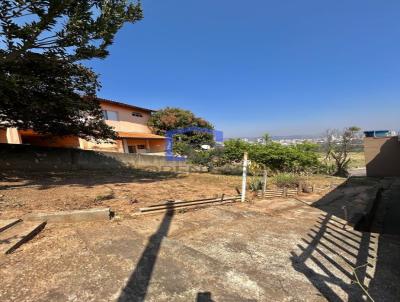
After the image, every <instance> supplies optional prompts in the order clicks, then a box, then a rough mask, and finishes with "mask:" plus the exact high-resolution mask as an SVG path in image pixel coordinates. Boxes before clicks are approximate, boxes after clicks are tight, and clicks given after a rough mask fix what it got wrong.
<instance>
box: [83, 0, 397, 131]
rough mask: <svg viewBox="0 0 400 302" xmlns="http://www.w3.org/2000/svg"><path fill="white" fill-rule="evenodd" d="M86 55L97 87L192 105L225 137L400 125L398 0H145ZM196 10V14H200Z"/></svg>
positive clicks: (138, 98)
mask: <svg viewBox="0 0 400 302" xmlns="http://www.w3.org/2000/svg"><path fill="white" fill-rule="evenodd" d="M143 9H144V19H143V21H141V22H139V23H137V24H134V25H127V26H125V27H124V28H123V29H122V30H121V32H120V33H118V35H117V37H116V39H115V44H114V45H113V46H112V47H111V48H110V56H109V57H107V58H106V59H105V60H96V61H93V62H88V63H86V64H88V65H89V66H91V67H93V69H94V70H95V71H96V72H99V73H100V74H101V77H100V80H101V82H102V85H103V88H102V89H101V91H99V93H98V95H99V96H101V97H104V98H110V99H115V100H119V101H122V102H127V103H130V104H134V105H137V106H143V107H150V108H153V109H160V108H163V107H166V106H172V107H180V108H185V109H189V110H191V111H193V112H194V113H195V114H196V115H198V116H201V117H203V118H205V119H207V120H209V121H210V122H212V123H213V124H214V125H215V128H216V129H218V130H222V131H224V133H225V136H226V137H234V136H235V137H240V136H260V135H262V134H263V133H264V132H269V133H271V134H272V135H290V134H300V135H306V134H310V133H311V134H312V133H321V132H323V131H324V130H325V129H331V128H339V129H341V128H344V127H346V126H351V125H357V126H359V127H361V128H362V129H365V130H369V129H394V130H398V129H399V128H400V123H399V122H398V120H399V113H400V101H399V100H400V85H399V83H400V60H399V53H400V39H399V37H400V26H399V20H400V2H399V1H392V0H388V1H373V0H364V1H361V0H354V1H346V2H338V1H331V2H326V1H325V2H324V1H319V0H304V1H264V0H251V1H248V2H246V3H245V5H244V4H243V2H239V1H231V0H230V1H227V0H220V1H211V0H204V1H201V2H196V1H177V0H169V1H151V0H149V1H143ZM199 12H201V13H199Z"/></svg>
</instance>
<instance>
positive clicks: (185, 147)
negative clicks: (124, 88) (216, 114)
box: [148, 107, 215, 155]
mask: <svg viewBox="0 0 400 302" xmlns="http://www.w3.org/2000/svg"><path fill="white" fill-rule="evenodd" d="M148 124H149V126H150V128H152V129H153V131H154V132H156V133H157V134H159V135H166V133H167V131H170V130H178V129H187V128H204V129H209V130H212V129H214V127H213V125H212V124H211V123H210V122H208V121H206V120H205V119H203V118H200V117H197V116H195V115H194V113H193V112H191V111H189V110H184V109H180V108H171V107H167V108H165V109H162V110H159V111H157V112H155V113H153V114H152V116H151V117H150V119H149V122H148ZM199 130H200V129H199ZM214 143H215V142H214V136H213V134H211V133H206V132H203V131H188V132H185V133H181V134H176V135H174V151H175V152H176V153H179V154H185V155H187V154H188V153H190V152H191V150H196V149H200V147H201V145H210V146H213V145H214Z"/></svg>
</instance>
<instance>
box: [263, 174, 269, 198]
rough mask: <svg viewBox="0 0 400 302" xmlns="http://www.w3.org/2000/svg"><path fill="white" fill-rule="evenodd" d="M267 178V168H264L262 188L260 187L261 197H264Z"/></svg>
mask: <svg viewBox="0 0 400 302" xmlns="http://www.w3.org/2000/svg"><path fill="white" fill-rule="evenodd" d="M267 178H268V173H267V169H265V170H264V178H263V188H262V197H263V198H264V197H265V191H266V190H267Z"/></svg>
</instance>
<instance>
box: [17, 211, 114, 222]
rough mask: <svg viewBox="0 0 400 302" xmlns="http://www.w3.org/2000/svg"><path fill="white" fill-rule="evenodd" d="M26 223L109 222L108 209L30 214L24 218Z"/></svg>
mask: <svg viewBox="0 0 400 302" xmlns="http://www.w3.org/2000/svg"><path fill="white" fill-rule="evenodd" d="M24 220H26V221H43V220H45V221H47V222H59V223H70V222H83V221H99V220H104V221H107V220H110V209H109V208H96V209H86V210H76V211H62V212H53V213H32V214H28V215H26V216H25V217H24Z"/></svg>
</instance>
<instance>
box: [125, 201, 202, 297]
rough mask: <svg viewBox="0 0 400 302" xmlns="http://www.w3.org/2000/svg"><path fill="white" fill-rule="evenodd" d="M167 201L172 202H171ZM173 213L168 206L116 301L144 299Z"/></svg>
mask: <svg viewBox="0 0 400 302" xmlns="http://www.w3.org/2000/svg"><path fill="white" fill-rule="evenodd" d="M168 203H170V204H172V202H168ZM174 213H175V212H174V209H173V208H172V207H171V208H169V209H168V210H167V211H166V213H165V215H164V217H163V219H162V221H161V223H160V225H159V227H158V229H157V231H156V232H155V233H154V234H153V235H151V237H150V238H149V242H148V243H147V245H146V247H145V249H144V251H143V253H142V255H141V256H140V259H139V261H138V263H137V264H136V267H135V269H134V271H133V273H132V274H131V276H130V277H129V280H128V282H127V283H126V285H125V288H124V289H123V290H122V293H121V295H120V297H119V298H118V302H128V301H129V302H136V301H137V302H139V301H144V300H145V298H146V294H147V291H148V287H149V284H150V280H151V276H152V274H153V270H154V266H155V264H156V261H157V257H158V253H159V251H160V248H161V243H162V241H163V239H164V238H165V237H166V236H167V235H168V231H169V228H170V226H171V222H172V218H173V217H174ZM171 278H173V276H171ZM203 301H206V300H203Z"/></svg>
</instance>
